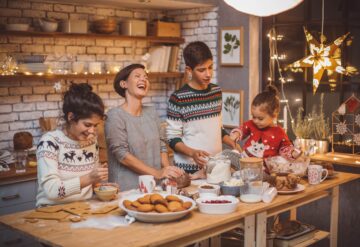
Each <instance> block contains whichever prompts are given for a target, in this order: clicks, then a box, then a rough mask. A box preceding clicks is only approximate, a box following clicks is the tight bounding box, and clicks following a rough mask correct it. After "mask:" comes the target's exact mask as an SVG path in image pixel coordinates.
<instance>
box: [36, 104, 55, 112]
mask: <svg viewBox="0 0 360 247" xmlns="http://www.w3.org/2000/svg"><path fill="white" fill-rule="evenodd" d="M36 109H37V110H40V111H45V110H54V109H58V103H57V102H37V103H36Z"/></svg>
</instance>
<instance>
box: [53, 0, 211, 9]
mask: <svg viewBox="0 0 360 247" xmlns="http://www.w3.org/2000/svg"><path fill="white" fill-rule="evenodd" d="M49 1H50V2H59V0H49ZM61 2H63V3H66V2H67V3H73V4H74V3H75V4H84V5H89V4H91V5H103V6H112V7H126V8H141V9H158V10H174V9H191V8H202V7H211V6H215V5H216V3H217V0H101V1H99V0H62V1H61Z"/></svg>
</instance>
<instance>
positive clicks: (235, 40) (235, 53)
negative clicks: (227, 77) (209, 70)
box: [219, 27, 244, 66]
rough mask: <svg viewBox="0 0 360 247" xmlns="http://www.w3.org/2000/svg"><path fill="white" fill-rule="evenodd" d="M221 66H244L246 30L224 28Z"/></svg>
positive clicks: (221, 43)
mask: <svg viewBox="0 0 360 247" xmlns="http://www.w3.org/2000/svg"><path fill="white" fill-rule="evenodd" d="M219 53H220V65H222V66H242V65H244V28H243V27H223V28H221V30H220V52H219Z"/></svg>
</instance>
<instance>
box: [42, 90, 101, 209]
mask: <svg viewBox="0 0 360 247" xmlns="http://www.w3.org/2000/svg"><path fill="white" fill-rule="evenodd" d="M63 112H64V118H65V122H66V124H65V126H64V128H63V129H62V130H54V131H50V132H48V133H46V134H44V135H43V136H42V138H41V139H40V141H39V144H38V146H37V152H36V157H37V162H38V172H37V175H38V183H39V188H38V193H37V196H36V206H37V207H42V206H46V205H54V204H61V203H67V202H72V201H79V200H86V199H90V198H91V197H92V194H93V189H92V185H93V184H95V183H97V182H100V181H104V180H107V179H108V170H107V167H106V164H103V166H102V167H101V166H100V165H98V163H99V152H98V151H99V150H98V146H97V142H96V126H97V125H98V124H99V123H100V121H102V120H103V119H104V117H105V114H104V104H103V102H102V100H101V99H100V97H99V96H98V95H96V94H95V93H93V92H92V87H91V86H90V85H88V84H86V83H82V84H72V85H71V86H70V88H69V90H68V91H67V92H66V93H65V95H64V104H63ZM104 166H105V167H104Z"/></svg>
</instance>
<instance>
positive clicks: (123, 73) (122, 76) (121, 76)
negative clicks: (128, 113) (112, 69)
mask: <svg viewBox="0 0 360 247" xmlns="http://www.w3.org/2000/svg"><path fill="white" fill-rule="evenodd" d="M135 69H145V66H144V65H142V64H138V63H134V64H130V65H128V66H126V67H125V68H123V69H122V70H120V71H119V72H118V73H117V74H116V76H115V79H114V89H115V91H116V92H117V93H118V94H119V95H120V96H122V97H125V91H126V88H123V87H121V86H120V82H121V81H126V80H127V79H128V77H129V75H130V74H131V72H133V70H135Z"/></svg>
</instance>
